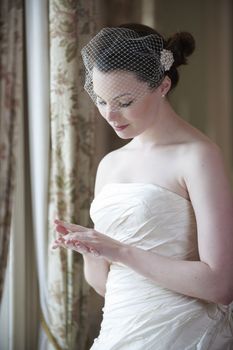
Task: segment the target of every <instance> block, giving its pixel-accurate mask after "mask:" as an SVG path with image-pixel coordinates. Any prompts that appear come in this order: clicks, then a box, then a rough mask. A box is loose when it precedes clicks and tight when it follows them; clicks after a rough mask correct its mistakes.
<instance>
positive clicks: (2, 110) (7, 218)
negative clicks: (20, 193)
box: [0, 0, 23, 302]
mask: <svg viewBox="0 0 233 350" xmlns="http://www.w3.org/2000/svg"><path fill="white" fill-rule="evenodd" d="M22 23H23V9H22V2H21V1H19V0H15V1H14V0H11V1H8V0H1V3H0V37H1V42H0V49H1V50H0V302H1V297H2V292H3V286H4V278H5V269H6V265H7V257H8V251H9V241H10V228H11V224H12V208H13V199H14V187H15V179H16V177H15V171H16V161H17V159H16V151H17V141H18V139H17V136H18V125H19V123H20V119H21V118H22V113H23V92H22V91H23V86H22V81H23V79H22V77H23V62H22V57H23V55H22V46H23V24H22Z"/></svg>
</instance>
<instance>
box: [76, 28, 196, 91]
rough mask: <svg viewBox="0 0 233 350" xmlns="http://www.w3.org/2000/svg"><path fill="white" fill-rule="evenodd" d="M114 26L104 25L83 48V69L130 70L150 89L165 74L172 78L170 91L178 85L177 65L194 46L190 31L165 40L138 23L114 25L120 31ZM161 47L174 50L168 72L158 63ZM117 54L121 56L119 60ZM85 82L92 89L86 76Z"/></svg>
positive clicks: (159, 82) (184, 59) (88, 70)
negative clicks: (118, 29)
mask: <svg viewBox="0 0 233 350" xmlns="http://www.w3.org/2000/svg"><path fill="white" fill-rule="evenodd" d="M114 28H115V27H112V28H104V29H103V30H102V31H101V32H100V33H99V34H97V35H96V36H95V37H94V38H93V39H92V40H91V41H90V43H89V44H87V45H86V47H84V48H83V49H82V55H83V59H84V63H85V67H86V72H89V73H90V72H91V71H92V69H93V67H97V68H98V69H99V70H101V71H102V72H110V71H114V70H117V69H119V70H125V71H130V72H132V73H134V74H135V75H136V77H137V79H138V80H141V81H144V82H146V83H147V84H148V86H149V87H150V88H152V89H153V88H156V87H157V86H159V85H160V84H161V82H162V80H163V78H164V76H165V75H167V76H168V77H169V78H170V79H171V88H170V90H172V89H173V88H174V87H175V86H176V85H177V83H178V80H179V74H178V71H177V67H178V66H180V65H181V64H186V63H187V56H189V55H191V53H192V52H193V51H194V48H195V41H194V38H193V36H192V35H191V34H190V33H187V32H179V33H176V34H174V35H173V36H172V37H170V38H169V39H167V40H165V39H164V38H163V37H162V35H161V34H160V33H158V32H157V31H156V30H155V29H153V28H151V27H148V26H146V25H143V24H139V23H128V24H121V25H119V26H117V28H122V31H116V30H114ZM127 29H129V31H127ZM144 37H147V38H145V39H144ZM132 38H133V40H132ZM135 39H136V40H135ZM162 49H167V50H170V51H171V52H172V53H173V58H174V62H173V64H172V66H171V67H170V69H169V70H167V71H164V69H163V67H162V66H161V63H160V57H161V51H162ZM151 52H153V54H151ZM119 57H123V58H124V59H123V60H120V59H119ZM85 85H86V87H88V86H89V85H90V88H92V81H91V80H89V79H86V83H85Z"/></svg>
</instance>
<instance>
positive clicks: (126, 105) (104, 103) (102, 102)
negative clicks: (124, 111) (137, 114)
mask: <svg viewBox="0 0 233 350" xmlns="http://www.w3.org/2000/svg"><path fill="white" fill-rule="evenodd" d="M132 103H133V101H129V102H127V103H119V107H120V108H126V107H129V106H130V105H131V104H132ZM97 104H98V105H101V106H105V105H106V102H104V101H97Z"/></svg>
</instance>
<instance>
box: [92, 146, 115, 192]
mask: <svg viewBox="0 0 233 350" xmlns="http://www.w3.org/2000/svg"><path fill="white" fill-rule="evenodd" d="M114 152H115V151H113V152H110V153H108V154H107V155H105V156H104V157H103V158H102V159H101V161H100V163H99V165H98V168H97V172H96V178H95V196H96V195H97V194H98V193H99V192H100V190H101V188H102V187H103V186H104V185H105V184H106V183H107V182H108V177H109V175H110V171H111V169H112V166H111V162H112V158H113V153H114Z"/></svg>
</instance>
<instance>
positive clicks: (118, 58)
mask: <svg viewBox="0 0 233 350" xmlns="http://www.w3.org/2000/svg"><path fill="white" fill-rule="evenodd" d="M194 46H195V45H194V39H193V37H192V36H191V34H189V33H184V32H181V33H177V34H175V35H174V36H173V37H171V38H170V39H168V40H164V39H163V38H162V36H161V35H160V34H159V33H157V32H156V31H154V30H153V29H151V28H149V27H147V26H144V25H125V26H120V27H118V28H105V29H103V30H102V31H101V32H100V33H98V34H97V35H96V36H95V37H94V38H93V39H92V40H91V41H90V43H88V44H87V45H86V47H85V48H84V49H83V50H82V56H83V60H84V64H85V68H86V82H85V88H86V90H87V91H88V93H89V94H90V96H91V97H92V99H93V101H94V102H95V103H96V105H97V107H98V109H99V111H100V114H101V115H102V116H103V117H104V119H105V120H106V121H107V122H108V123H109V124H110V126H112V127H113V129H114V130H115V132H116V133H117V135H118V136H119V137H120V138H122V139H130V141H129V142H128V143H127V144H126V145H125V146H123V147H121V148H119V149H117V150H115V151H113V152H111V153H109V154H108V155H107V156H105V157H104V158H103V159H102V161H101V162H100V164H99V167H98V171H97V177H96V185H95V199H94V200H93V202H92V205H91V210H90V214H91V217H92V220H93V222H94V224H95V229H90V228H86V227H82V226H79V225H74V224H69V223H64V222H62V221H59V220H55V224H56V230H57V232H58V235H59V237H58V239H57V240H56V241H55V245H54V247H55V248H56V247H58V246H61V247H66V248H68V249H73V250H75V251H77V252H78V253H81V254H83V258H84V272H85V277H86V280H87V282H88V283H89V284H90V285H91V286H92V287H93V288H94V289H95V290H96V291H97V292H98V293H99V294H101V295H103V296H104V297H105V306H104V309H103V310H104V313H103V321H102V324H101V330H100V335H99V337H98V338H97V339H95V341H94V344H93V346H92V347H91V349H92V350H100V349H101V350H113V349H114V350H124V349H125V350H130V349H133V350H141V349H146V350H152V349H153V350H154V349H156V350H168V349H172V350H188V349H190V350H191V349H193V350H194V349H199V350H200V349H201V350H204V349H205V350H206V349H211V350H221V349H222V350H223V349H224V350H230V349H233V322H232V313H231V308H230V305H229V304H230V303H231V302H232V300H233V278H232V266H233V234H232V228H233V215H232V214H233V198H232V193H231V188H230V183H229V180H228V178H227V175H226V172H225V168H224V164H223V159H222V155H221V151H220V149H219V147H218V146H217V145H216V144H214V143H213V142H212V141H211V140H210V139H209V138H207V137H206V136H205V135H203V134H202V133H201V132H200V131H198V130H197V129H196V128H194V127H192V126H191V125H190V124H188V123H187V122H185V121H184V120H183V119H182V118H181V117H180V116H179V115H177V114H176V112H175V111H174V110H173V109H172V107H171V105H170V103H169V101H168V99H167V95H168V94H169V93H170V91H171V90H172V89H173V88H174V87H175V86H176V84H177V82H178V78H179V76H178V72H177V67H178V66H179V65H181V64H185V63H186V62H187V56H189V55H190V54H191V53H192V52H193V50H194Z"/></svg>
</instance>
